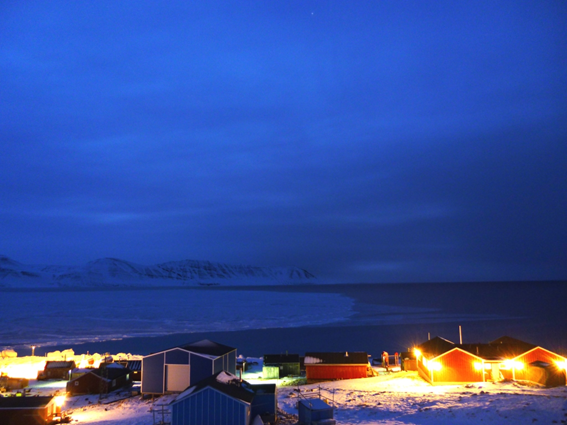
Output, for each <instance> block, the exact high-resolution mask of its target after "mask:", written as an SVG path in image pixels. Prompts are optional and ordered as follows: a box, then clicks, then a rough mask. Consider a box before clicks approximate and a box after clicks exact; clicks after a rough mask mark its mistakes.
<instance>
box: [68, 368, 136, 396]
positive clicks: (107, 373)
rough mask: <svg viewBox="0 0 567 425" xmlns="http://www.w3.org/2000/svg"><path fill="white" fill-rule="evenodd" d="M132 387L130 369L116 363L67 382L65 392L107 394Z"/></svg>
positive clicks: (73, 393)
mask: <svg viewBox="0 0 567 425" xmlns="http://www.w3.org/2000/svg"><path fill="white" fill-rule="evenodd" d="M130 385H132V373H131V371H130V369H127V368H125V367H124V366H122V365H119V364H117V363H111V364H108V365H106V366H105V367H102V368H99V369H91V370H90V372H89V373H86V374H84V375H81V376H79V377H77V378H75V379H72V380H71V381H69V382H67V392H68V393H69V394H71V395H77V394H108V393H110V392H112V391H115V390H118V389H120V388H125V387H129V386H130Z"/></svg>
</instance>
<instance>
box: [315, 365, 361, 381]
mask: <svg viewBox="0 0 567 425" xmlns="http://www.w3.org/2000/svg"><path fill="white" fill-rule="evenodd" d="M366 369H367V366H365V365H364V366H362V365H360V366H359V365H352V366H350V365H337V366H331V365H327V366H315V365H305V373H306V376H307V379H356V378H366Z"/></svg>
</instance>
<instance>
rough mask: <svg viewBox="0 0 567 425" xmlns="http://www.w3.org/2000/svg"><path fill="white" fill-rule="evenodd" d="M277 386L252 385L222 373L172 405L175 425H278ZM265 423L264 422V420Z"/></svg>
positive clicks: (180, 395)
mask: <svg viewBox="0 0 567 425" xmlns="http://www.w3.org/2000/svg"><path fill="white" fill-rule="evenodd" d="M275 389H276V387H275V385H273V384H272V385H269V386H266V385H262V386H257V385H250V384H249V383H248V382H246V381H242V380H240V379H239V378H238V377H236V376H235V375H233V374H231V373H227V372H220V373H217V374H215V375H213V376H210V377H208V378H206V379H204V380H202V381H200V382H198V383H197V384H196V385H192V386H191V387H189V388H188V389H187V390H185V391H183V392H182V393H181V394H179V396H178V397H177V398H176V399H175V401H173V402H172V403H171V424H172V425H251V424H252V423H253V421H254V420H255V419H256V418H257V417H258V418H266V420H267V421H270V423H275V421H276V415H275V409H276V392H275ZM260 422H261V423H264V422H263V421H260Z"/></svg>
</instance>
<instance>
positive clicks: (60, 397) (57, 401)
mask: <svg viewBox="0 0 567 425" xmlns="http://www.w3.org/2000/svg"><path fill="white" fill-rule="evenodd" d="M64 403H65V396H64V395H58V396H57V397H55V405H56V406H57V407H61V406H63V404H64Z"/></svg>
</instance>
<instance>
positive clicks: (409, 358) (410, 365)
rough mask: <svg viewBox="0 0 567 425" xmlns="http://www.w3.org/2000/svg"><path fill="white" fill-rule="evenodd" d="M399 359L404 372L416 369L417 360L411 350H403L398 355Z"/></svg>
mask: <svg viewBox="0 0 567 425" xmlns="http://www.w3.org/2000/svg"><path fill="white" fill-rule="evenodd" d="M400 359H401V361H402V362H401V369H402V370H403V371H405V372H408V371H411V370H417V362H416V359H415V353H413V352H411V351H403V352H402V353H401V355H400Z"/></svg>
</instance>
